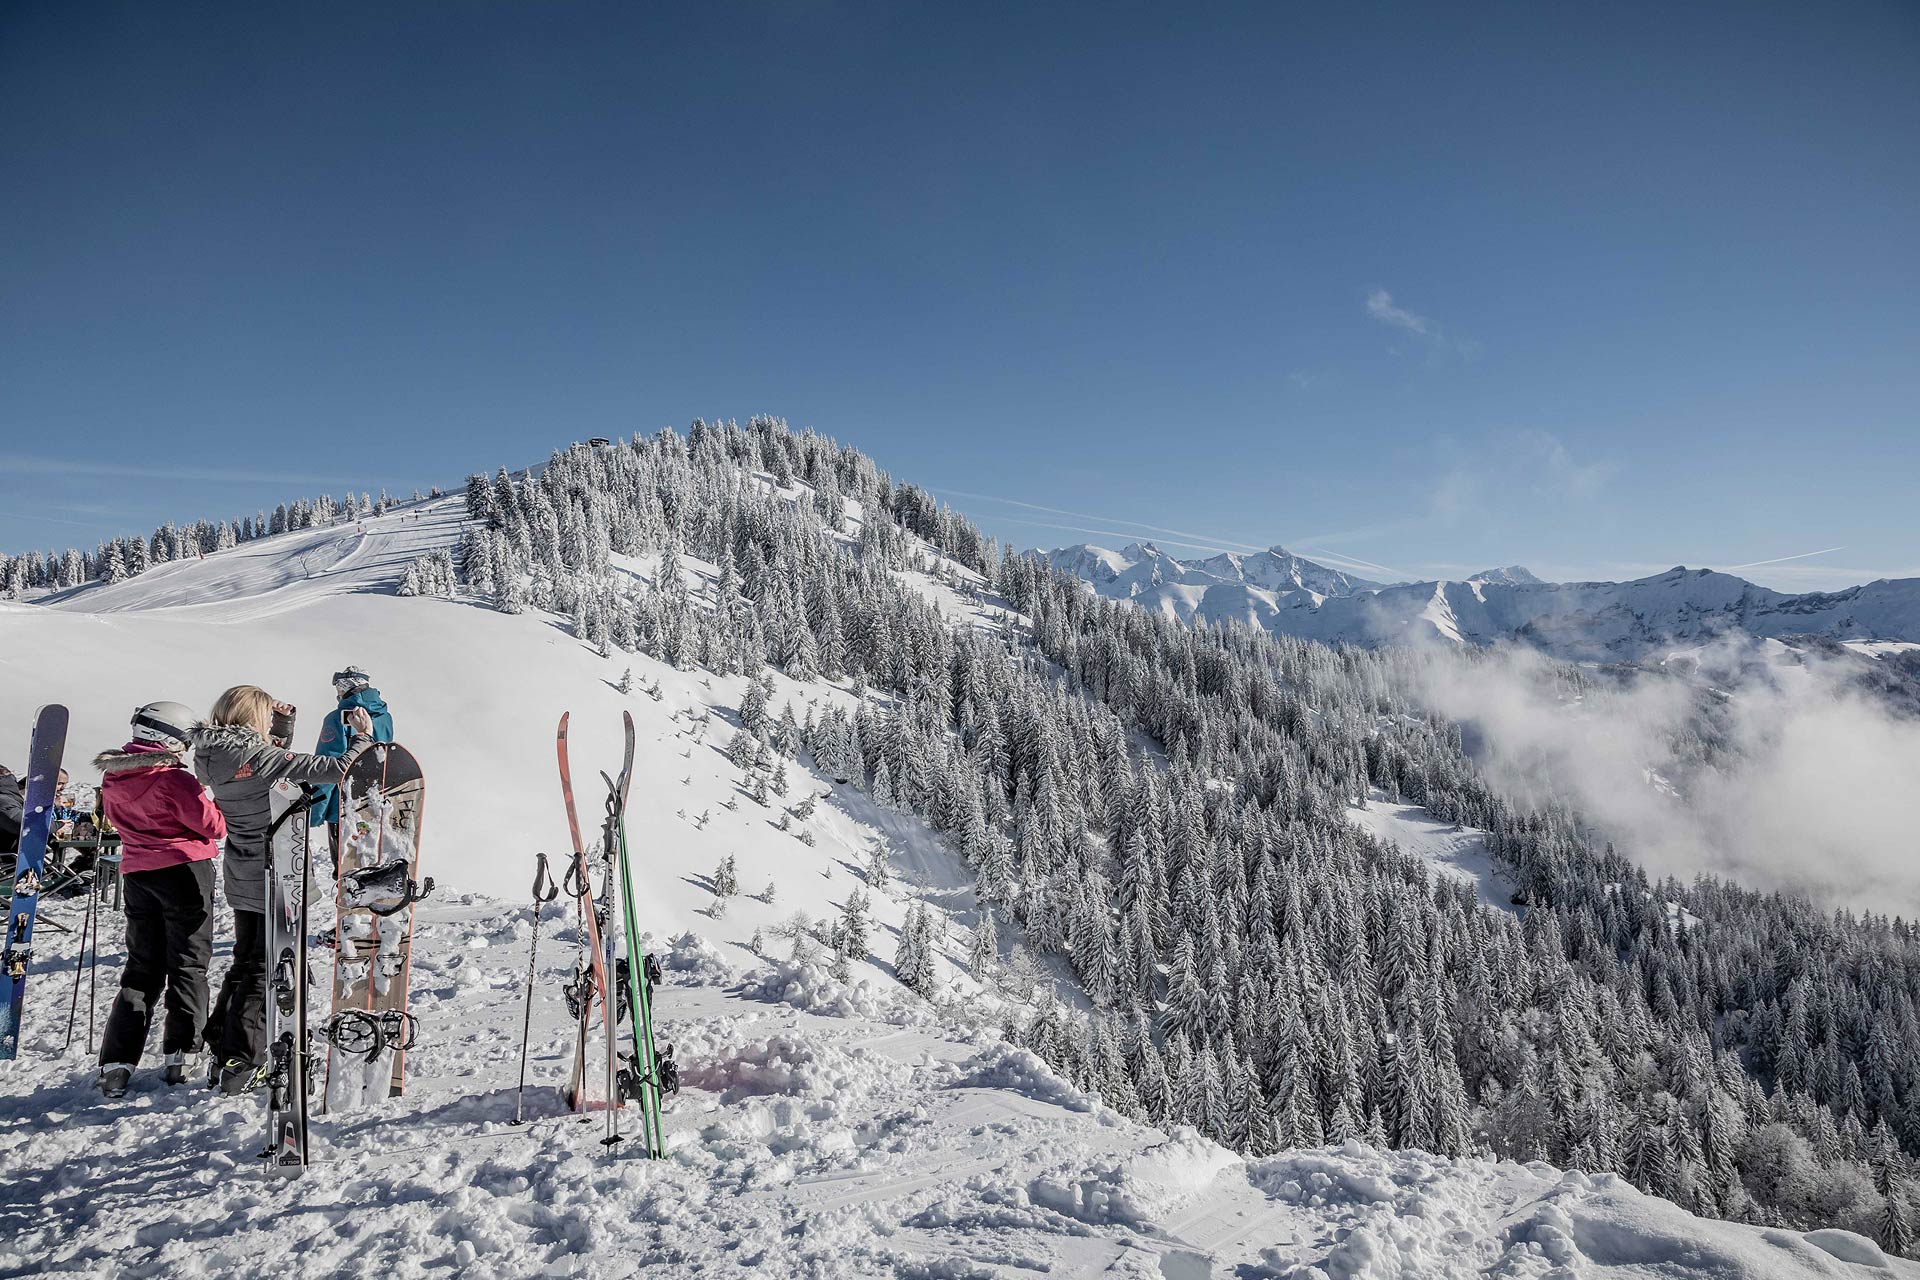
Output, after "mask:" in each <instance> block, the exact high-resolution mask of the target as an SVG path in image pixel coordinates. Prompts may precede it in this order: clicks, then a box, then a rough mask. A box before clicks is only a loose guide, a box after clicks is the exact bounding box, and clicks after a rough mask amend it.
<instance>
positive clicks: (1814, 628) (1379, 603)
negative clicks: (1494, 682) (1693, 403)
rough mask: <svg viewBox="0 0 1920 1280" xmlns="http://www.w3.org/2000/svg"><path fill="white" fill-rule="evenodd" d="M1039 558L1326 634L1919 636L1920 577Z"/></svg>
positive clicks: (1567, 646) (1192, 604)
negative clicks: (1828, 586)
mask: <svg viewBox="0 0 1920 1280" xmlns="http://www.w3.org/2000/svg"><path fill="white" fill-rule="evenodd" d="M1046 555H1047V559H1048V560H1049V561H1050V562H1051V563H1052V564H1053V565H1054V566H1055V567H1056V568H1058V569H1060V570H1061V571H1062V572H1064V573H1070V574H1073V575H1075V576H1077V577H1080V578H1084V579H1085V580H1086V581H1087V582H1088V583H1090V584H1091V585H1092V586H1093V588H1094V590H1096V591H1098V592H1099V593H1100V594H1101V595H1104V596H1108V597H1111V598H1113V599H1118V600H1133V601H1135V602H1136V603H1138V604H1140V605H1142V606H1143V607H1145V608H1149V609H1155V610H1158V611H1161V612H1165V613H1168V614H1171V615H1173V616H1175V617H1178V618H1179V619H1180V620H1181V621H1197V622H1200V623H1209V622H1227V621H1236V622H1244V623H1248V624H1250V625H1255V626H1260V627H1264V628H1265V629H1267V630H1269V631H1276V632H1282V633H1285V634H1287V635H1297V636H1301V637H1304V638H1306V639H1311V640H1321V641H1324V642H1326V643H1328V644H1343V643H1344V644H1361V645H1381V644H1418V643H1424V642H1429V641H1435V640H1438V641H1443V642H1445V643H1448V644H1472V645H1486V644H1493V643H1496V642H1499V641H1519V642H1522V643H1525V644H1528V645H1530V646H1532V647H1534V648H1537V649H1540V650H1542V651H1544V652H1546V653H1549V654H1552V655H1554V656H1556V657H1561V658H1568V659H1574V660H1583V661H1584V660H1594V661H1634V660H1639V659H1641V658H1644V657H1647V656H1648V655H1650V654H1652V653H1654V652H1656V651H1657V650H1659V649H1662V648H1664V647H1667V646H1670V645H1673V644H1689V643H1691V644H1700V643H1705V642H1708V641H1711V640H1713V639H1715V638H1716V637H1720V636H1724V635H1730V634H1745V635H1749V636H1756V637H1781V636H1801V635H1811V636H1821V637H1825V638H1828V639H1833V640H1842V641H1894V642H1906V643H1916V642H1920V578H1900V579H1881V580H1879V581H1875V582H1870V583H1867V584H1866V585H1864V586H1858V587H1849V588H1848V589H1846V590H1845V591H1836V592H1812V593H1808V594H1805V595H1788V594H1785V593H1782V592H1778V591H1772V590H1769V589H1768V588H1766V587H1761V586H1756V585H1755V584H1753V583H1751V582H1748V581H1746V580H1745V579H1743V578H1737V577H1734V576H1733V575H1731V574H1726V573H1718V572H1715V571H1713V570H1711V569H1685V568H1675V569H1669V570H1668V571H1667V572H1665V573H1661V574H1654V575H1652V576H1650V577H1646V578H1637V579H1635V580H1633V581H1631V582H1542V581H1541V580H1540V579H1538V578H1536V577H1535V576H1534V575H1533V574H1531V573H1529V572H1528V571H1527V570H1525V569H1523V568H1521V567H1520V566H1518V565H1510V566H1507V567H1505V568H1499V569H1489V570H1487V571H1486V572H1484V573H1480V574H1476V575H1474V576H1473V577H1471V578H1467V579H1464V580H1457V581H1456V580H1448V581H1434V582H1412V583H1396V584H1393V585H1390V586H1380V585H1378V584H1375V583H1370V582H1365V581H1363V580H1360V579H1356V578H1350V577H1347V576H1346V575H1345V574H1341V573H1339V572H1338V571H1336V570H1332V569H1328V568H1326V567H1325V566H1323V565H1316V564H1313V562H1311V561H1307V560H1302V559H1300V558H1299V557H1296V556H1292V555H1290V554H1288V553H1286V552H1285V551H1283V550H1282V549H1281V548H1278V547H1276V548H1274V549H1273V550H1272V551H1271V552H1263V553H1262V554H1261V556H1256V557H1246V558H1244V559H1243V558H1242V557H1238V556H1216V557H1214V558H1212V559H1210V560H1175V559H1173V558H1172V557H1170V556H1167V555H1166V554H1165V553H1163V552H1161V551H1159V550H1158V549H1157V548H1155V547H1153V546H1152V544H1147V545H1145V546H1140V545H1137V544H1136V545H1134V546H1130V547H1128V548H1126V549H1125V550H1124V551H1120V552H1112V551H1107V550H1105V549H1103V548H1099V547H1090V546H1078V547H1067V548H1063V549H1061V550H1057V551H1050V552H1047V553H1046ZM1262 557H1265V560H1264V561H1263V560H1262ZM1256 563H1258V567H1259V571H1258V572H1254V571H1252V570H1253V569H1254V567H1255V566H1256ZM1880 652H1885V650H1881V651H1880Z"/></svg>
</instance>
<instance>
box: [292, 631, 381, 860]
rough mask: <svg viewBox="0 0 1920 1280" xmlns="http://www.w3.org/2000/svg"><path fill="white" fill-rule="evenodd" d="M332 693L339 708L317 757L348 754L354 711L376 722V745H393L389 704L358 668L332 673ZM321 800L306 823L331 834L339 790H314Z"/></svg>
mask: <svg viewBox="0 0 1920 1280" xmlns="http://www.w3.org/2000/svg"><path fill="white" fill-rule="evenodd" d="M333 691H334V693H335V694H336V695H338V696H339V699H340V705H339V706H337V707H335V708H334V709H333V710H332V711H330V712H328V713H327V722H326V723H325V724H324V725H322V726H321V727H320V741H319V743H318V744H316V745H315V747H314V748H313V754H315V755H317V756H341V755H345V754H346V753H347V745H348V741H349V737H350V735H349V734H348V733H347V724H346V717H347V712H348V711H350V710H352V709H353V708H355V707H359V708H361V709H363V710H364V711H365V712H366V713H367V716H368V718H369V719H371V720H372V721H373V740H374V741H375V742H392V741H393V716H392V715H391V714H390V713H389V712H388V711H387V703H386V700H385V699H384V698H382V697H381V696H380V691H379V690H378V689H376V688H374V687H373V682H372V681H371V680H370V679H368V678H367V673H366V672H364V671H362V670H361V669H360V668H359V667H348V668H347V669H346V670H345V671H336V672H334V673H333ZM314 791H315V794H316V795H317V797H318V799H317V800H316V802H315V803H314V806H313V808H312V809H311V810H309V811H308V818H307V821H308V823H309V824H310V825H312V826H316V827H319V826H324V827H326V829H327V830H328V831H333V830H335V829H337V828H338V826H339V823H340V789H339V788H338V787H334V786H324V787H316V788H314ZM333 865H334V871H335V872H336V873H337V872H338V871H339V869H340V852H339V850H337V849H335V850H333Z"/></svg>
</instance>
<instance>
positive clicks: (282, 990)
mask: <svg viewBox="0 0 1920 1280" xmlns="http://www.w3.org/2000/svg"><path fill="white" fill-rule="evenodd" d="M268 800H269V802H270V803H271V805H272V812H273V823H272V825H271V826H269V827H268V828H267V848H268V855H269V857H270V858H271V869H270V871H269V872H268V876H267V957H268V963H269V964H270V965H271V966H272V967H271V968H270V969H269V970H268V979H267V1062H266V1085H267V1145H266V1149H265V1150H263V1151H262V1152H261V1153H260V1156H261V1158H262V1159H264V1160H266V1161H267V1162H268V1168H269V1169H270V1170H271V1171H272V1172H274V1173H276V1174H280V1175H282V1176H285V1177H297V1176H298V1175H299V1173H300V1172H301V1170H303V1169H305V1168H306V1167H307V1164H308V1160H309V1155H308V1148H307V1095H308V1092H309V1087H310V1083H311V1078H312V1065H313V1059H312V1056H311V1047H310V1044H309V1041H308V1032H307V941H308V926H307V912H308V903H309V901H310V900H311V898H312V896H313V872H312V869H311V865H310V863H309V860H308V852H309V850H308V845H307V831H308V827H307V811H308V810H309V809H310V808H311V807H312V806H313V801H314V795H313V789H312V788H310V787H301V786H296V785H295V784H294V783H291V782H288V781H286V780H285V779H282V780H281V781H279V782H276V783H274V784H273V790H272V791H271V792H270V793H268Z"/></svg>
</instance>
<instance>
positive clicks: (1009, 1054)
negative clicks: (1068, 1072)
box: [956, 1042, 1097, 1111]
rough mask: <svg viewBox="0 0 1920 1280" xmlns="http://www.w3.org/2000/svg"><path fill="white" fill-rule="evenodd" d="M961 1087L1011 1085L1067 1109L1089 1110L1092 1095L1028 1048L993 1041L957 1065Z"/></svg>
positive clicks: (1021, 1091) (1037, 1098)
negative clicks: (1065, 1077)
mask: <svg viewBox="0 0 1920 1280" xmlns="http://www.w3.org/2000/svg"><path fill="white" fill-rule="evenodd" d="M956 1083H957V1084H958V1085H959V1086H960V1087H962V1088H974V1089H1010V1090H1012V1091H1013V1092H1015V1093H1019V1094H1024V1095H1025V1096H1026V1097H1029V1098H1033V1099H1035V1100H1037V1101H1040V1102H1051V1103H1053V1104H1054V1105H1055V1106H1058V1107H1065V1108H1066V1109H1067V1110H1069V1111H1092V1110H1093V1109H1094V1108H1095V1106H1096V1105H1097V1104H1096V1103H1095V1102H1094V1100H1093V1099H1092V1098H1089V1097H1088V1096H1087V1095H1086V1094H1084V1093H1082V1092H1080V1091H1079V1090H1078V1089H1076V1088H1074V1087H1073V1086H1072V1085H1070V1084H1068V1083H1067V1082H1066V1081H1065V1080H1062V1079H1061V1078H1060V1077H1059V1076H1058V1075H1056V1074H1054V1070H1053V1068H1052V1067H1050V1066H1048V1065H1047V1064H1046V1062H1045V1061H1043V1060H1042V1059H1041V1057H1040V1055H1039V1054H1037V1053H1034V1052H1033V1051H1032V1050H1031V1049H1021V1048H1018V1047H1016V1046H1014V1045H1010V1044H1005V1043H1000V1042H995V1043H994V1044H991V1045H988V1046H987V1047H986V1048H984V1049H982V1050H981V1051H980V1052H978V1053H976V1054H974V1055H973V1057H971V1058H969V1059H968V1060H967V1061H966V1062H964V1063H962V1064H961V1065H960V1079H959V1080H958V1081H957V1082H956Z"/></svg>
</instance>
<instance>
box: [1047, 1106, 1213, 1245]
mask: <svg viewBox="0 0 1920 1280" xmlns="http://www.w3.org/2000/svg"><path fill="white" fill-rule="evenodd" d="M1240 1163H1241V1160H1240V1157H1238V1156H1236V1155H1234V1154H1233V1153H1232V1152H1231V1151H1228V1150H1227V1149H1226V1148H1224V1147H1222V1146H1220V1145H1218V1144H1217V1143H1214V1142H1211V1141H1209V1140H1208V1139H1207V1138H1205V1137H1202V1136H1201V1135H1200V1133H1199V1132H1198V1131H1196V1130H1194V1129H1191V1128H1189V1127H1187V1126H1185V1125H1180V1126H1177V1127H1175V1129H1174V1131H1173V1134H1172V1136H1170V1137H1169V1138H1168V1139H1167V1140H1166V1141H1165V1142H1162V1143H1159V1144H1157V1145H1155V1146H1151V1147H1148V1148H1146V1149H1145V1150H1144V1151H1140V1152H1137V1153H1135V1154H1134V1155H1132V1156H1130V1157H1128V1158H1127V1159H1125V1160H1123V1161H1120V1162H1118V1163H1115V1164H1111V1165H1106V1166H1103V1167H1101V1168H1098V1169H1095V1170H1093V1171H1091V1172H1088V1171H1084V1170H1081V1169H1078V1168H1076V1167H1072V1166H1068V1167H1065V1168H1062V1169H1056V1170H1052V1171H1049V1172H1048V1173H1047V1174H1044V1175H1042V1176H1041V1177H1039V1178H1036V1179H1034V1180H1033V1182H1032V1183H1030V1184H1029V1185H1028V1187H1027V1194H1028V1196H1029V1197H1031V1198H1032V1200H1033V1202H1034V1203H1035V1204H1038V1205H1041V1206H1043V1207H1045V1208H1048V1209H1052V1210H1053V1211H1054V1212H1056V1213H1061V1214H1065V1215H1066V1216H1067V1217H1069V1218H1073V1219H1076V1220H1077V1221H1080V1222H1085V1223H1089V1224H1091V1225H1095V1226H1104V1225H1121V1226H1132V1227H1137V1228H1142V1229H1145V1228H1148V1227H1151V1226H1153V1225H1154V1224H1156V1223H1160V1222H1164V1221H1166V1220H1167V1219H1168V1217H1169V1215H1170V1214H1171V1212H1172V1211H1173V1210H1175V1209H1177V1208H1179V1207H1180V1206H1181V1205H1183V1204H1186V1203H1188V1202H1190V1201H1192V1200H1193V1199H1194V1198H1195V1197H1197V1196H1199V1195H1200V1194H1201V1193H1202V1192H1204V1191H1205V1190H1206V1189H1207V1188H1208V1187H1210V1186H1212V1185H1213V1183H1214V1181H1215V1180H1216V1179H1217V1178H1218V1177H1219V1176H1220V1174H1221V1172H1222V1171H1224V1170H1226V1169H1230V1168H1233V1167H1234V1166H1236V1165H1238V1164H1240Z"/></svg>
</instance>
